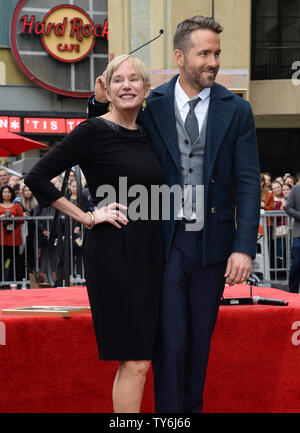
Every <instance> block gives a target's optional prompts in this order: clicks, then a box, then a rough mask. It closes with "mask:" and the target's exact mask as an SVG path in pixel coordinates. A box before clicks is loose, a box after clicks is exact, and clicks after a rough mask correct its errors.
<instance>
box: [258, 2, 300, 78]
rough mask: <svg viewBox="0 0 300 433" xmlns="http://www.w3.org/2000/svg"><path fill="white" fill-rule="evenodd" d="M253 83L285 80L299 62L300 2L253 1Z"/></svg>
mask: <svg viewBox="0 0 300 433" xmlns="http://www.w3.org/2000/svg"><path fill="white" fill-rule="evenodd" d="M251 51H252V59H251V60H252V62H251V63H252V64H251V79H252V80H270V79H286V78H290V77H291V75H292V64H293V62H295V61H296V60H299V59H300V0H268V1H265V0H253V1H252V50H251Z"/></svg>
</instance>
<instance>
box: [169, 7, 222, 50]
mask: <svg viewBox="0 0 300 433" xmlns="http://www.w3.org/2000/svg"><path fill="white" fill-rule="evenodd" d="M195 30H211V31H213V32H215V33H218V34H219V33H222V31H223V27H222V26H221V25H220V24H219V23H217V22H216V21H215V20H214V19H213V18H212V17H204V16H202V15H195V16H193V17H192V18H188V19H186V20H184V21H182V22H181V23H179V24H178V25H177V28H176V30H175V33H174V37H173V49H174V50H176V49H178V50H181V51H183V52H186V51H187V50H188V49H190V48H191V46H192V42H191V33H192V32H193V31H195Z"/></svg>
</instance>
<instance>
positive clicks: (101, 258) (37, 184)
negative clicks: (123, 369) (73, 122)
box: [25, 118, 163, 360]
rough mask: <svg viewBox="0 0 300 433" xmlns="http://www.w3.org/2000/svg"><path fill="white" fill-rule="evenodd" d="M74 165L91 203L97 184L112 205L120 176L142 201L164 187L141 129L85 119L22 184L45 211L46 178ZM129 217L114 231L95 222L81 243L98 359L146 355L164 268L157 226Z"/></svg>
mask: <svg viewBox="0 0 300 433" xmlns="http://www.w3.org/2000/svg"><path fill="white" fill-rule="evenodd" d="M77 164H79V165H80V168H81V169H82V171H83V174H84V175H85V177H86V180H87V184H88V187H89V190H90V192H91V196H92V198H93V201H94V202H95V203H98V202H99V201H100V200H102V199H103V197H102V198H100V197H97V188H98V187H99V186H101V185H102V186H103V185H112V186H113V187H114V188H115V190H116V192H117V196H116V201H118V199H119V197H118V192H119V178H120V177H124V178H126V182H127V187H128V189H129V188H130V187H131V186H132V185H144V186H145V187H146V190H147V191H149V197H150V189H151V185H161V184H162V183H163V173H162V168H161V166H160V163H159V162H158V160H157V159H156V158H155V156H154V154H153V151H152V149H151V146H150V143H149V141H148V138H147V135H146V133H145V131H144V130H143V129H142V128H141V127H139V128H138V129H137V130H129V129H126V128H122V127H120V126H118V125H116V124H113V123H108V122H106V121H105V120H104V119H102V118H92V119H89V120H87V121H85V122H83V123H81V124H80V125H79V126H78V127H76V128H75V129H74V130H73V131H72V132H71V133H70V134H68V135H67V136H66V137H65V139H64V140H63V141H62V142H61V143H60V144H58V145H57V146H56V147H55V148H54V149H53V150H51V151H50V152H48V153H47V154H46V155H45V156H44V157H43V158H42V159H41V160H40V161H39V162H38V163H37V164H36V166H35V167H34V168H33V169H32V170H31V172H30V173H29V174H28V175H27V176H26V178H25V184H26V185H28V186H29V188H30V189H31V191H32V192H33V194H34V195H35V197H36V198H37V199H38V201H39V202H40V204H41V205H42V206H45V205H47V204H49V203H52V202H53V201H55V200H56V199H58V198H59V197H61V196H62V194H61V193H60V192H59V191H58V190H57V189H56V188H55V187H54V186H53V185H52V184H51V182H50V179H52V178H53V177H55V176H56V175H58V174H60V173H62V172H63V171H64V170H65V169H66V168H67V167H71V166H74V165H77ZM134 199H136V197H134V198H131V200H134ZM125 204H126V203H125ZM127 205H128V206H130V199H128V202H127ZM149 215H150V205H149ZM128 216H129V218H128V219H129V222H128V224H127V226H123V225H122V227H121V229H118V228H116V227H115V226H113V225H112V224H110V223H107V222H105V223H102V224H97V225H96V226H94V228H93V229H91V230H88V231H87V235H86V238H85V241H84V251H83V252H84V265H85V277H86V282H87V290H88V295H89V300H90V305H91V312H92V317H93V323H94V329H95V334H96V339H97V343H98V348H99V358H100V359H102V360H143V359H148V360H149V359H152V357H153V346H154V341H155V334H156V326H157V321H158V309H159V300H160V287H161V277H162V268H163V244H162V238H161V228H160V222H159V221H158V220H150V219H149V220H145V219H140V220H130V213H129V214H128Z"/></svg>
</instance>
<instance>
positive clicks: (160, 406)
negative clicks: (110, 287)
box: [153, 222, 226, 413]
mask: <svg viewBox="0 0 300 433" xmlns="http://www.w3.org/2000/svg"><path fill="white" fill-rule="evenodd" d="M201 243H202V235H201V232H193V231H189V232H187V231H186V230H185V225H184V223H183V222H178V223H177V226H176V230H175V237H174V242H173V245H172V249H171V254H170V259H169V261H168V262H167V264H166V267H165V272H164V279H163V288H162V298H161V313H160V323H159V328H158V335H157V346H156V353H155V358H154V362H153V373H154V391H155V409H156V412H169V413H170V412H172V413H183V412H189V413H191V412H201V409H202V405H203V398H202V394H203V388H204V383H205V376H206V369H207V361H208V357H209V350H210V341H211V336H212V333H213V330H214V326H215V322H216V318H217V313H218V309H219V303H220V298H221V296H222V293H223V290H224V283H225V279H224V273H225V268H226V263H225V262H222V263H218V264H213V265H208V266H205V267H204V266H202V264H201Z"/></svg>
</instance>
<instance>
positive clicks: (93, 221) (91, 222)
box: [84, 211, 95, 229]
mask: <svg viewBox="0 0 300 433" xmlns="http://www.w3.org/2000/svg"><path fill="white" fill-rule="evenodd" d="M87 213H88V214H89V216H90V217H91V221H90V224H84V225H85V227H86V228H87V229H92V228H93V227H94V225H95V216H94V214H93V213H92V212H90V211H89V212H87Z"/></svg>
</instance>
